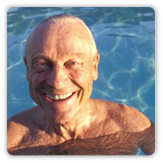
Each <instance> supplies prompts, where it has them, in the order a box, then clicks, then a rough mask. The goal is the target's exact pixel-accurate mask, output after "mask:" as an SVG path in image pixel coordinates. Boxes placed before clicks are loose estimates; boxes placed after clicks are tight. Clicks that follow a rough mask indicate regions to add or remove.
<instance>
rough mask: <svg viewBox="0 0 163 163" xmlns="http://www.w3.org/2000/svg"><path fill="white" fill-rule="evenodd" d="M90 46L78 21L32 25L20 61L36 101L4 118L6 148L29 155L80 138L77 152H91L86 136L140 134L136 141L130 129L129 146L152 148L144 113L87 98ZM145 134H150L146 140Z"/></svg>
mask: <svg viewBox="0 0 163 163" xmlns="http://www.w3.org/2000/svg"><path fill="white" fill-rule="evenodd" d="M79 31H80V32H79ZM95 49H96V48H95V47H94V43H93V41H92V37H91V36H90V34H89V33H88V31H87V30H86V29H85V27H84V26H83V25H81V24H78V23H77V24H64V25H56V24H54V23H44V24H41V25H39V26H38V27H37V28H36V29H35V30H34V32H33V33H32V35H31V36H30V37H29V39H28V42H27V45H26V58H25V64H26V67H27V80H28V82H29V90H30V95H31V97H32V99H33V100H34V101H35V102H36V103H37V105H38V106H36V107H33V108H31V109H29V110H27V111H25V112H22V113H20V114H18V115H16V116H14V117H11V118H10V119H9V120H8V151H9V153H12V154H14V151H19V152H18V153H19V154H23V152H24V149H29V150H27V151H28V152H27V153H28V154H32V150H33V149H35V148H39V147H42V146H46V147H47V148H48V147H49V148H50V147H51V146H52V147H54V148H52V151H51V152H50V153H51V154H54V153H55V151H56V150H58V148H55V147H58V146H59V145H62V144H66V142H71V141H72V140H76V142H75V144H76V147H78V145H79V144H80V143H79V142H80V141H85V140H86V142H87V143H85V145H84V148H83V149H84V150H83V151H85V149H86V148H88V149H89V151H91V149H92V150H93V148H91V146H90V145H89V142H91V140H93V139H96V138H98V137H103V136H106V135H107V136H110V135H113V134H117V133H118V132H123V133H129V134H128V135H130V134H132V133H140V134H141V133H144V134H142V135H144V136H141V139H142V141H141V144H140V143H138V139H139V138H140V134H136V136H135V137H134V139H133V145H134V144H136V149H137V148H138V147H142V149H143V150H144V152H146V153H147V154H152V153H153V152H154V130H153V129H154V126H153V125H151V122H150V121H149V119H148V118H147V117H146V116H145V115H143V114H142V113H140V112H139V111H138V110H136V109H134V108H131V107H128V106H125V105H119V104H116V103H112V102H108V101H103V100H95V99H90V95H91V92H92V84H93V80H96V79H97V76H98V63H99V55H98V54H97V53H96V50H95ZM93 54H94V55H93ZM147 131H148V132H147ZM149 131H150V132H149ZM149 135H150V136H151V135H152V136H151V137H152V138H151V139H147V137H149ZM116 138H117V137H116ZM87 139H88V140H87ZM89 139H91V140H90V141H89ZM114 139H115V137H112V139H109V140H114ZM121 139H123V134H122V136H120V137H119V138H118V140H117V139H116V140H117V144H118V142H120V141H121ZM106 141H107V139H106ZM103 142H105V141H103ZM107 142H108V141H107ZM72 144H74V142H72ZM86 144H88V146H87V145H86ZM106 144H107V143H106ZM99 145H100V143H99ZM64 146H65V147H66V149H67V147H69V149H67V151H71V150H72V149H73V148H74V146H71V143H67V144H66V145H64ZM79 146H80V145H79ZM110 147H111V145H110ZM81 148H82V147H81ZM107 148H109V144H107ZM50 149H51V148H50ZM64 149H65V148H64ZM104 149H106V146H105V148H103V150H104ZM128 150H129V149H127V150H126V153H129V151H128ZM130 150H131V151H132V149H130ZM25 151H26V150H25ZM43 151H44V152H43V153H42V154H47V153H46V150H43ZM61 151H62V150H61ZM78 151H79V150H76V154H78ZM124 151H125V149H124ZM40 153H41V152H40ZM113 153H114V150H113ZM124 153H125V152H124ZM124 153H123V154H124ZM134 153H135V152H134ZM38 154H39V152H38ZM61 154H63V153H62V152H61ZM70 154H75V153H73V152H72V153H71V152H70ZM83 154H84V153H83ZM88 154H90V153H89V152H88ZM91 154H93V152H92V153H91ZM96 154H98V153H96ZM99 154H101V153H100V152H99ZM108 154H109V153H108ZM114 154H118V152H117V153H116V150H115V153H114ZM131 154H133V152H131Z"/></svg>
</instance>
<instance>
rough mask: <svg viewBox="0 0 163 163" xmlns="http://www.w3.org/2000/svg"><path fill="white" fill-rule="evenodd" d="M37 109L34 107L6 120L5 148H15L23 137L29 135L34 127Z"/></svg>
mask: <svg viewBox="0 0 163 163" xmlns="http://www.w3.org/2000/svg"><path fill="white" fill-rule="evenodd" d="M37 110H38V108H37V107H34V108H31V109H28V110H26V111H23V112H21V113H19V114H16V115H15V116H12V117H10V118H9V119H8V120H7V148H8V149H10V148H13V147H15V146H17V145H18V144H19V143H20V142H21V141H22V139H23V138H24V136H26V135H27V134H28V133H29V130H30V128H31V127H34V125H35V123H34V118H35V115H36V113H37Z"/></svg>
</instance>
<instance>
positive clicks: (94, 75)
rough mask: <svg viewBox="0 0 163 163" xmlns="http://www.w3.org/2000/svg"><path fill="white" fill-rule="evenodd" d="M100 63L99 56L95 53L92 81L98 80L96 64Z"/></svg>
mask: <svg viewBox="0 0 163 163" xmlns="http://www.w3.org/2000/svg"><path fill="white" fill-rule="evenodd" d="M99 61H100V55H99V54H98V53H97V54H95V55H94V56H93V80H97V78H98V64H99Z"/></svg>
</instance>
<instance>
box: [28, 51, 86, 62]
mask: <svg viewBox="0 0 163 163" xmlns="http://www.w3.org/2000/svg"><path fill="white" fill-rule="evenodd" d="M69 55H71V56H75V57H76V58H83V57H85V55H86V54H85V53H70V54H69ZM39 59H44V60H47V61H51V59H50V58H49V57H48V56H45V54H42V53H38V54H34V55H32V56H31V63H32V64H33V63H35V62H36V61H37V60H39Z"/></svg>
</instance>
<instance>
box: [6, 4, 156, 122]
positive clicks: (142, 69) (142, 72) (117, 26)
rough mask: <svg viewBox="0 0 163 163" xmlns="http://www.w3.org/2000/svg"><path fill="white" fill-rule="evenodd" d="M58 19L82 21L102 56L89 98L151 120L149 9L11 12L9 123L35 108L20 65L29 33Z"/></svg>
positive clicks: (152, 67) (152, 35) (152, 51)
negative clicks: (119, 105)
mask: <svg viewBox="0 0 163 163" xmlns="http://www.w3.org/2000/svg"><path fill="white" fill-rule="evenodd" d="M56 14H73V15H75V16H78V17H80V18H82V19H83V20H84V21H85V22H86V24H87V25H88V26H89V28H90V29H91V31H92V32H93V35H94V38H95V41H96V43H97V47H98V51H99V53H100V56H101V57H100V65H99V79H98V80H97V81H96V82H95V83H94V88H93V93H92V97H93V98H100V99H105V100H110V101H115V102H118V103H125V104H127V105H130V106H133V107H136V108H137V109H139V110H140V111H142V112H144V113H145V114H146V115H147V116H148V117H149V118H150V119H151V120H152V121H153V122H154V120H155V13H154V11H153V9H152V8H100V7H99V8H93V7H87V8H85V7H84V8H82V7H81V8H71V7H67V8H50V7H49V8H45V7H41V8H31V7H29V8H23V7H22V8H10V9H9V10H8V13H7V32H8V34H7V40H8V42H7V87H8V95H7V100H8V103H7V105H8V117H10V116H12V115H14V114H16V113H18V112H20V111H23V110H25V109H27V108H29V107H32V106H33V105H34V102H33V101H32V100H31V99H30V96H29V93H28V86H27V82H26V70H25V66H24V64H23V55H24V47H25V43H26V40H27V37H28V36H29V34H30V32H31V31H32V30H33V28H34V27H35V26H36V25H37V24H39V23H40V22H41V21H42V20H43V19H45V18H47V17H49V16H51V15H56Z"/></svg>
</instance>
